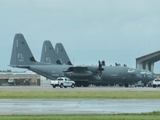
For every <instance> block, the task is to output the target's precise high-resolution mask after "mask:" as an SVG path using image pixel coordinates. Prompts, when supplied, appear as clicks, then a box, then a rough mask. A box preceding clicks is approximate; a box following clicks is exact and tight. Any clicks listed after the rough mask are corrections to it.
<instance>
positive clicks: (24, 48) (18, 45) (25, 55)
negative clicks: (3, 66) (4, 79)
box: [10, 33, 36, 67]
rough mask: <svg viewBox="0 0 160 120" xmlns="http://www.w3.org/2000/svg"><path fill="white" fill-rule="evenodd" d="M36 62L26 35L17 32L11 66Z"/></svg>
mask: <svg viewBox="0 0 160 120" xmlns="http://www.w3.org/2000/svg"><path fill="white" fill-rule="evenodd" d="M35 62H36V60H35V59H34V56H33V55H32V52H31V50H30V48H29V46H28V44H27V42H26V40H25V38H24V36H23V35H22V34H21V33H19V34H16V35H15V37H14V41H13V47H12V55H11V60H10V66H12V67H21V66H29V65H32V64H33V63H35Z"/></svg>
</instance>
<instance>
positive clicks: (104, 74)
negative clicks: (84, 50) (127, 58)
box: [10, 34, 141, 87]
mask: <svg viewBox="0 0 160 120" xmlns="http://www.w3.org/2000/svg"><path fill="white" fill-rule="evenodd" d="M103 65H104V62H103V61H102V62H101V61H99V65H98V66H73V65H64V64H62V65H61V64H51V63H44V62H37V61H36V60H35V58H34V56H33V54H32V52H31V50H30V48H29V46H28V44H27V42H26V40H25V38H24V36H23V35H22V34H16V35H15V37H14V42H13V48H12V55H11V61H10V66H12V67H17V68H26V69H29V70H31V71H33V72H36V73H38V74H40V75H42V76H44V77H46V78H47V79H55V78H57V77H59V76H64V75H65V76H66V77H70V78H74V81H75V82H76V85H77V86H81V85H83V86H88V85H89V84H90V83H95V84H96V83H98V84H99V83H100V82H102V83H103V84H105V83H118V84H122V85H125V87H128V85H129V84H133V83H135V82H138V81H139V80H140V79H141V75H139V74H136V73H135V72H134V71H132V70H131V68H128V67H124V66H103Z"/></svg>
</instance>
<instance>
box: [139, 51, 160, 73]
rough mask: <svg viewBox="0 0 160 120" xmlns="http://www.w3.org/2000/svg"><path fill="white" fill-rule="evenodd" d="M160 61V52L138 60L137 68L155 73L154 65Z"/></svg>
mask: <svg viewBox="0 0 160 120" xmlns="http://www.w3.org/2000/svg"><path fill="white" fill-rule="evenodd" d="M159 60H160V50H159V51H156V52H153V53H150V54H147V55H144V56H141V57H138V58H136V68H138V69H146V70H149V71H151V72H152V73H153V71H154V63H155V62H157V61H159Z"/></svg>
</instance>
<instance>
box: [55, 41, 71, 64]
mask: <svg viewBox="0 0 160 120" xmlns="http://www.w3.org/2000/svg"><path fill="white" fill-rule="evenodd" d="M55 50H56V53H57V55H58V57H59V59H60V60H61V61H62V63H64V64H66V65H72V63H71V61H70V59H69V57H68V55H67V53H66V51H65V49H64V47H63V45H62V43H57V44H56V46H55Z"/></svg>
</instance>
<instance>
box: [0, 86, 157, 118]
mask: <svg viewBox="0 0 160 120" xmlns="http://www.w3.org/2000/svg"><path fill="white" fill-rule="evenodd" d="M0 90H37V91H43V90H51V91H52V90H53V91H59V90H60V91H61V90H62V91H64V90H65V91H72V90H74V91H79V90H80V91H88V90H91V91H93V90H96V91H160V88H159V87H157V88H151V87H136V88H135V87H128V88H125V87H116V86H114V87H95V86H92V87H75V88H59V87H57V88H52V86H0ZM159 103H160V100H159V99H0V114H1V115H4V114H74V113H77V114H82V113H84V114H89V113H93V114H94V113H95V114H98V113H99V114H106V113H107V114H110V113H142V112H152V111H160V104H159Z"/></svg>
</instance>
